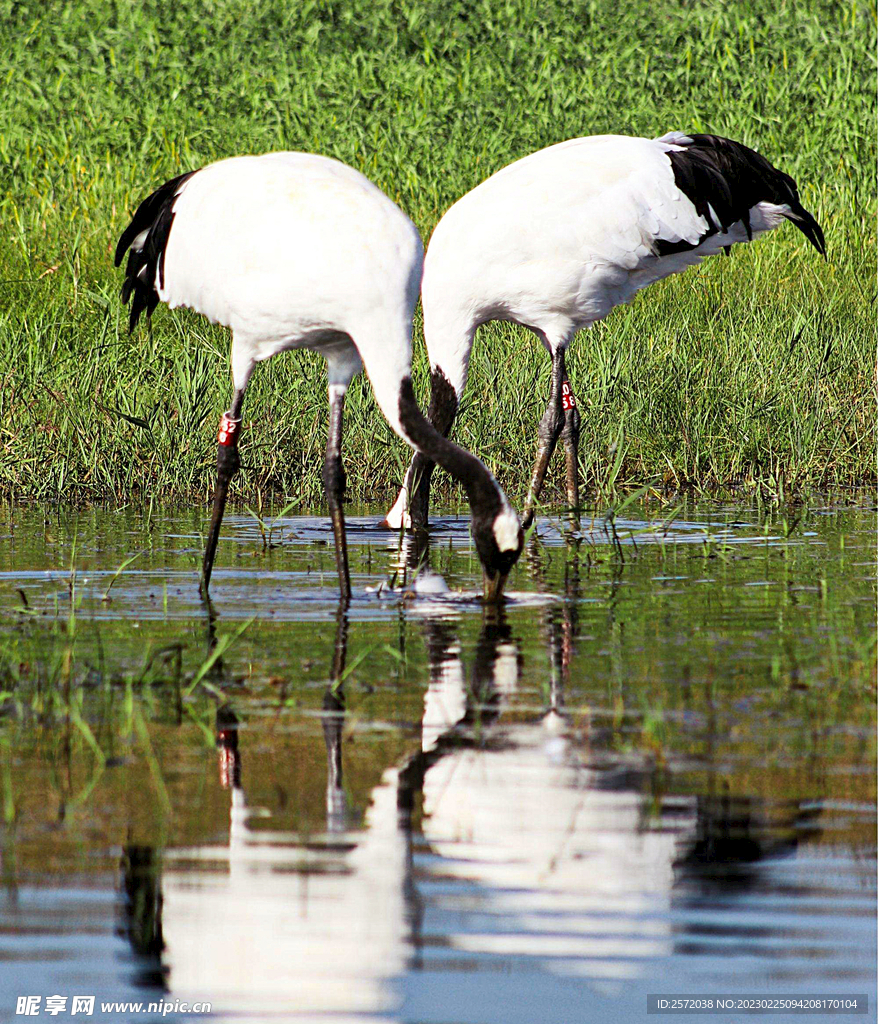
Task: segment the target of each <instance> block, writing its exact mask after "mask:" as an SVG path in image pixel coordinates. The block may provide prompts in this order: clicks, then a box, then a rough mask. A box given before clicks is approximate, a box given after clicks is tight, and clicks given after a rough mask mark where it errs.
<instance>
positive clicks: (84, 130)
mask: <svg viewBox="0 0 878 1024" xmlns="http://www.w3.org/2000/svg"><path fill="white" fill-rule="evenodd" d="M0 75H2V82H3V89H2V92H0V124H2V126H3V127H2V132H0V225H2V231H0V496H6V497H13V498H19V499H39V500H73V501H78V500H103V499H108V498H112V499H116V500H119V499H127V498H129V497H132V496H137V497H143V498H151V497H157V498H161V499H163V500H165V499H170V498H181V497H190V498H194V497H198V496H203V495H206V494H207V493H208V492H209V491H210V489H211V487H212V477H213V463H214V436H215V426H216V421H217V419H218V416H219V414H220V412H221V410H222V409H223V408H225V406H226V404H227V402H228V398H229V393H230V387H229V382H228V368H227V358H228V338H227V336H226V334H225V333H224V332H223V331H222V330H221V329H219V328H214V327H211V326H210V325H208V324H207V323H206V322H205V321H204V320H202V319H201V318H200V317H198V316H196V315H195V314H192V313H189V312H186V311H176V312H174V313H169V312H167V311H166V310H165V309H164V308H161V309H160V310H159V311H158V312H157V313H156V315H155V317H154V320H153V325H152V329H151V331H140V332H139V333H137V334H136V335H135V336H134V337H131V338H129V336H128V335H127V333H126V318H125V314H124V311H123V310H122V309H121V308H120V303H119V300H118V288H119V284H120V274H119V272H118V271H115V270H114V269H113V267H112V251H113V247H114V245H115V241H116V238H117V237H118V234H119V232H120V231H121V229H122V228H123V227H124V226H125V224H126V223H127V217H128V215H129V213H130V212H131V210H132V209H133V207H134V206H135V205H136V204H137V202H138V201H139V200H140V199H141V198H142V197H143V196H144V195H145V194H146V193H147V192H149V191H150V190H152V189H153V188H154V187H156V186H157V185H158V184H160V183H162V182H163V181H165V180H166V179H168V178H170V177H172V176H173V175H176V174H179V173H180V172H181V171H183V170H188V169H191V168H195V167H198V166H200V165H202V164H204V163H206V162H208V161H211V160H215V159H218V158H220V157H224V156H228V155H231V154H234V153H244V152H259V151H264V150H270V149H279V148H289V149H303V150H311V151H314V152H319V153H326V154H329V155H332V156H335V157H337V158H339V159H341V160H344V161H346V162H347V163H349V164H352V165H353V166H355V167H357V168H359V169H360V170H362V171H363V172H364V173H366V174H367V175H369V176H370V177H371V178H373V180H375V181H376V182H377V184H379V185H380V186H381V187H382V188H384V189H385V190H386V191H387V192H388V193H389V194H390V195H391V196H392V197H393V198H394V199H395V200H396V201H397V202H398V203H399V204H400V205H401V206H402V207H403V209H404V210H406V212H407V213H409V215H410V216H411V217H412V218H413V219H414V220H415V222H416V223H417V225H418V227H419V228H420V230H421V231H422V233H423V235H424V237H425V238H426V237H428V236H429V232H430V231H431V230H432V227H433V226H434V225H435V223H436V221H437V220H438V218H439V217H440V216H441V214H442V213H443V211H444V210H445V209H446V208H447V207H448V206H449V205H450V204H451V203H452V202H453V201H454V200H455V199H457V198H458V197H459V196H460V195H462V194H463V193H464V192H466V191H467V190H468V189H470V188H472V187H473V186H474V185H476V184H477V183H478V182H479V181H481V180H482V179H483V178H485V177H486V176H487V175H488V174H490V173H491V172H493V171H495V170H496V169H498V168H499V167H502V166H503V165H504V164H506V163H508V162H509V161H511V160H513V159H515V158H517V157H520V156H522V155H524V154H526V153H528V152H530V151H532V150H535V149H538V148H540V147H541V146H545V145H548V144H550V143H553V142H557V141H559V140H561V139H565V138H569V137H573V136H577V135H588V134H597V133H602V132H618V133H631V134H642V135H647V136H656V135H659V134H661V133H663V132H665V131H667V130H670V129H672V128H679V129H686V130H695V131H711V132H716V133H719V134H723V135H728V136H731V137H733V138H736V139H739V140H741V141H743V142H745V143H748V144H750V145H754V146H757V147H758V148H759V149H760V150H761V151H762V152H763V153H764V154H765V155H766V156H768V157H769V159H771V160H772V161H773V162H775V163H776V164H777V165H779V166H780V167H781V168H783V169H784V170H786V171H787V172H789V173H790V174H792V175H793V176H794V177H795V178H796V180H797V181H798V183H799V185H800V190H801V193H802V198H803V201H804V202H805V205H806V206H807V207H808V208H809V209H811V210H812V211H813V212H814V213H815V214H816V216H817V217H818V219H819V220H820V222H821V224H822V225H823V227H824V230H825V232H826V236H827V242H828V247H829V258H828V260H827V261H826V262H824V261H822V260H821V259H820V258H819V257H818V256H817V254H816V253H815V252H814V251H813V250H811V249H810V248H809V247H808V246H807V243H806V242H805V240H804V238H803V237H802V236H801V235H799V234H798V233H797V232H796V231H795V230H794V229H793V228H792V227H791V226H786V227H784V228H783V229H781V230H779V231H778V232H775V233H774V234H773V235H772V236H770V237H769V238H767V239H763V240H762V241H761V242H759V243H757V244H756V245H753V246H749V247H748V246H741V247H738V249H737V250H736V251H735V253H734V255H733V258H732V259H728V260H725V259H714V260H712V261H709V262H708V263H707V264H705V265H704V266H702V267H701V268H699V269H697V270H690V271H689V272H688V273H687V274H686V275H684V276H683V277H679V278H675V279H673V280H669V281H666V282H663V283H661V284H659V285H656V286H653V287H652V288H650V289H648V290H646V291H645V292H642V293H641V294H640V295H639V296H638V298H637V300H636V301H635V302H634V303H633V304H632V305H631V306H629V307H625V308H623V309H619V310H616V311H615V312H614V313H613V314H612V315H611V316H610V317H609V319H608V320H607V321H605V322H604V323H603V324H601V325H599V326H597V327H596V328H595V329H594V330H592V331H591V332H586V333H584V334H582V335H580V337H579V338H578V339H577V341H576V342H575V344H574V346H573V353H572V357H571V361H570V366H571V377H572V379H573V381H574V384H575V387H576V389H577V392H578V394H579V396H580V405H581V410H582V414H583V441H582V460H583V473H584V478H585V481H586V483H587V486H588V488H589V490H590V492H592V493H597V494H604V493H609V492H612V491H613V490H615V489H618V488H624V487H627V486H635V485H642V484H644V483H651V484H653V485H655V486H657V487H661V486H664V487H668V488H672V489H673V488H678V487H683V486H691V487H695V488H702V489H708V488H713V487H727V486H729V485H747V486H755V487H758V488H760V489H767V490H768V491H769V492H771V493H773V494H789V493H795V492H797V491H800V490H802V489H809V488H824V489H838V488H842V487H847V486H850V485H853V484H857V483H863V482H873V481H874V476H875V459H874V435H873V426H872V424H873V418H874V417H873V412H874V403H873V398H872V391H871V381H872V377H873V368H872V354H873V350H874V329H873V318H874V301H875V227H874V223H875V213H876V200H875V180H874V167H875V154H876V146H875V133H874V114H875V92H874V75H875V10H874V6H872V5H871V4H863V3H859V2H855V3H850V2H847V3H830V2H823V0H817V2H809V3H796V2H784V0H781V2H777V0H771V2H768V0H755V2H746V3H745V2H734V3H729V2H722V3H720V2H715V0H709V2H700V3H699V2H691V3H685V4H683V3H677V2H674V3H672V2H670V0H652V2H635V3H631V4H624V5H620V4H618V3H613V2H610V0H592V2H585V3H581V2H580V3H573V2H566V3H563V2H561V0H540V2H539V3H537V2H535V0H519V2H516V3H512V2H507V3H506V4H503V3H498V2H496V0H490V2H489V0H471V2H469V3H445V2H443V3H438V2H435V3H434V2H424V0H421V2H412V3H391V2H387V0H370V2H368V3H367V2H364V0H347V2H344V3H342V2H325V0H304V2H297V3H289V2H281V0H260V2H255V0H251V2H246V0H214V2H205V0H198V2H197V3H196V2H194V0H178V2H175V3H173V4H169V3H158V2H155V0H145V2H138V3H133V2H132V3H128V2H123V0H112V2H111V0H101V2H100V3H98V2H83V0H75V2H70V0H67V2H64V3H58V2H46V0H39V2H36V0H34V2H21V3H19V2H10V0H0ZM415 349H416V369H417V375H418V383H419V386H420V388H421V391H420V393H421V395H424V394H425V390H426V376H425V372H424V371H425V363H426V358H425V355H424V350H423V343H422V340H421V338H420V336H419V328H418V332H416V338H415ZM548 369H549V366H548V360H547V359H546V358H545V356H544V354H543V352H542V350H541V349H540V347H539V345H538V343H537V342H536V341H535V340H534V339H533V338H531V336H530V335H528V334H527V333H526V332H523V331H520V330H518V329H516V328H513V327H511V326H508V325H496V324H495V325H492V326H489V327H487V328H485V329H483V330H482V331H481V332H480V336H479V339H478V342H477V345H476V350H475V354H474V360H473V373H472V375H471V378H470V383H469V387H468V390H467V396H466V400H465V405H464V409H463V411H462V414H461V416H460V418H459V420H458V423H457V425H456V427H455V436H456V437H457V438H458V439H459V440H460V441H461V442H462V443H463V444H465V445H467V446H468V447H470V448H472V449H473V450H475V451H476V452H478V453H479V454H480V455H482V457H484V458H485V459H486V461H488V462H489V463H490V464H491V466H492V467H493V468H494V470H495V472H496V473H497V475H498V477H499V478H500V480H501V482H503V483H504V485H505V486H506V487H507V489H508V490H509V492H510V494H511V495H512V496H513V497H514V498H515V499H517V500H519V501H520V500H521V498H522V497H523V493H524V490H525V488H526V481H527V477H528V474H529V471H530V465H531V461H532V458H533V454H534V440H535V430H536V424H537V422H538V420H539V417H540V415H541V412H542V408H543V405H544V402H545V396H546V392H547V381H548ZM246 420H247V424H246V430H247V432H246V435H245V436H246V442H245V444H244V445H243V446H242V450H243V457H244V462H245V465H246V472H245V473H244V474H242V476H241V477H240V478H239V480H238V481H237V483H236V485H235V487H236V492H237V494H238V496H239V497H241V498H244V499H246V500H248V501H250V502H253V501H258V500H261V499H262V498H264V497H269V496H279V495H281V494H287V495H296V496H299V497H301V498H302V499H303V501H305V502H307V503H309V504H312V505H313V504H317V503H319V502H320V501H321V500H322V487H321V483H320V463H321V458H322V448H323V443H324V437H325V422H326V400H325V374H324V369H323V364H322V360H321V359H320V358H319V357H316V356H312V355H309V354H301V355H293V354H288V355H285V356H282V357H280V358H278V359H276V360H273V361H272V362H271V364H269V365H266V366H263V367H261V368H260V369H259V371H258V372H257V374H256V375H255V379H254V382H253V384H252V385H251V389H250V392H249V393H248V401H247V406H246ZM345 456H346V462H347V465H348V467H349V473H348V476H349V488H350V492H351V494H352V496H353V497H354V498H355V499H357V500H371V499H375V498H379V497H381V496H383V495H386V496H389V495H390V493H391V492H392V491H393V489H394V484H395V482H396V481H398V480H399V478H400V473H401V468H402V466H403V464H404V462H405V461H406V460H407V457H408V452H407V450H406V449H405V447H404V446H403V445H402V443H401V442H399V441H398V440H397V439H396V438H395V437H394V436H393V435H392V434H391V432H390V430H389V428H388V427H387V426H386V424H385V423H384V421H383V419H382V417H381V416H380V413H379V412H378V411H377V408H376V407H375V404H374V402H373V400H372V398H371V393H370V391H369V389H368V385H367V384H366V382H365V381H364V380H363V379H360V380H359V381H358V382H355V384H354V386H353V388H352V389H351V392H350V398H349V401H348V406H347V438H346V449H345ZM559 461H560V460H559ZM561 477H562V474H561V472H560V467H557V468H556V469H555V476H554V477H552V482H553V484H560V482H561ZM438 483H439V486H440V487H444V488H448V481H447V478H444V477H440V478H439V480H438ZM447 494H448V491H447V490H446V495H447ZM547 496H548V497H549V498H551V497H552V496H553V495H552V493H551V492H550V493H549V494H548V495H547ZM555 496H557V491H556V492H555Z"/></svg>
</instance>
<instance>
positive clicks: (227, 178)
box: [116, 153, 522, 600]
mask: <svg viewBox="0 0 878 1024" xmlns="http://www.w3.org/2000/svg"><path fill="white" fill-rule="evenodd" d="M128 249H130V250H131V251H130V255H129V257H128V264H127V267H126V277H125V283H124V285H123V289H122V297H123V300H125V301H127V300H128V299H129V298H131V299H132V308H131V321H130V322H131V327H132V328H133V327H134V325H135V324H136V323H137V320H138V317H139V316H140V314H141V312H142V311H143V310H146V311H147V313H151V312H152V310H153V308H154V307H155V306H156V305H157V304H158V302H159V301H163V302H166V303H167V304H168V305H169V306H171V307H175V306H188V307H190V308H192V309H194V310H196V311H197V312H199V313H203V314H204V315H205V316H206V317H208V318H209V319H210V320H212V321H214V322H217V323H221V324H225V325H226V326H227V327H230V328H231V330H232V359H231V361H232V377H233V381H234V387H235V395H234V400H233V403H232V406H231V408H230V410H229V411H228V412H227V413H226V414H225V415H224V416H223V419H222V421H221V424H220V430H219V435H218V456H217V489H216V493H215V496H214V508H213V517H212V520H211V526H210V532H209V535H208V541H207V547H206V549H205V555H204V563H203V570H202V593H203V594H204V596H205V597H206V596H207V591H208V587H209V584H210V576H211V572H212V567H213V559H214V554H215V550H216V544H217V539H218V536H219V528H220V524H221V521H222V516H223V511H224V508H225V503H226V497H227V493H228V485H229V481H230V480H231V477H232V476H233V475H234V473H235V472H236V471H237V469H238V466H239V460H238V454H237V446H238V441H239V438H240V432H241V426H242V416H241V410H242V406H243V401H244V392H245V389H246V387H247V383H248V381H249V380H250V376H251V374H252V373H253V370H254V368H255V366H256V364H257V363H259V362H262V361H263V360H265V359H269V358H271V356H273V355H276V354H277V353H279V352H283V351H284V350H286V349H293V348H309V349H314V350H316V351H319V352H320V353H321V354H322V355H323V356H324V357H325V359H326V362H327V367H328V371H329V401H330V425H329V439H328V443H327V450H326V463H325V466H324V473H323V479H324V483H325V486H326V493H327V499H328V502H329V509H330V515H331V518H332V526H333V531H334V535H335V545H336V557H337V562H338V571H339V580H340V585H341V592H342V597H343V599H345V600H347V599H348V598H349V597H350V580H349V573H348V565H347V550H346V544H345V537H344V517H343V512H342V502H343V500H344V485H345V478H344V470H343V468H342V463H341V437H342V408H343V401H344V395H345V392H346V390H347V387H348V385H349V384H350V381H351V379H352V377H353V376H354V374H355V373H357V372H359V371H360V370H361V369H363V367H364V366H365V368H366V371H367V373H368V375H369V379H370V381H371V383H372V389H373V391H374V393H375V398H376V400H377V401H378V404H379V406H380V407H381V410H382V412H383V413H384V415H385V416H386V418H387V420H388V422H389V423H390V425H391V426H392V427H393V429H394V430H395V431H396V432H397V433H398V434H400V436H402V437H403V438H404V439H405V440H406V441H407V442H408V443H409V444H410V445H411V446H412V447H413V448H415V449H416V450H417V451H423V452H425V453H428V454H429V457H430V458H431V459H432V460H435V461H438V462H439V463H440V464H441V465H443V466H445V468H446V469H448V470H449V472H450V473H452V475H453V476H455V477H456V478H457V479H458V480H460V481H461V482H462V483H463V484H464V486H465V487H466V489H467V494H468V496H469V498H470V504H471V506H472V510H473V523H472V529H473V537H474V540H475V542H476V548H477V551H478V554H479V557H480V559H481V561H482V565H483V567H484V570H485V586H486V596H488V597H491V598H497V597H499V595H500V593H501V591H502V587H503V583H504V581H505V579H506V575H507V574H508V572H509V569H510V568H511V566H512V565H513V564H514V563H515V561H516V559H517V558H518V555H519V553H520V551H521V543H522V537H521V529H520V525H519V522H518V518H517V516H516V515H515V513H514V512H513V510H512V508H511V506H510V505H509V502H508V501H507V500H506V497H505V495H504V494H503V492H502V491H501V490H500V488H499V487H498V486H497V483H496V481H495V480H494V478H493V477H492V476H491V474H490V473H488V471H487V470H486V469H485V467H484V466H483V465H482V464H481V463H480V462H479V461H478V459H476V458H474V457H473V456H471V455H470V454H469V453H468V452H465V451H463V450H462V449H460V448H458V447H457V446H456V445H452V444H450V443H449V442H448V441H446V440H445V439H444V438H443V437H442V436H441V435H440V434H438V433H437V432H436V431H435V430H434V429H433V428H432V427H431V426H430V424H429V423H428V422H427V420H426V419H425V418H424V417H423V416H422V415H421V413H420V411H419V409H418V407H417V405H416V403H415V400H414V394H413V391H412V386H411V321H412V313H413V311H414V306H415V302H416V301H417V296H418V288H419V285H420V279H421V269H422V246H421V240H420V237H419V235H418V233H417V230H416V228H415V226H414V225H413V224H412V222H411V221H410V220H409V218H408V217H406V215H405V214H404V213H403V212H402V211H401V210H400V209H399V208H398V207H397V206H396V205H395V204H394V203H393V202H391V200H390V199H388V197H387V196H386V195H384V193H383V192H381V190H380V189H378V188H377V187H376V186H375V185H373V184H372V182H370V181H369V180H368V179H367V178H365V177H364V176H363V175H362V174H360V173H359V172H358V171H355V170H353V169H352V168H350V167H346V166H345V165H344V164H341V163H339V162H338V161H336V160H330V159H328V158H326V157H322V156H314V155H311V154H307V153H268V154H265V155H263V156H242V157H233V158H231V159H228V160H221V161H219V162H218V163H215V164H211V165H210V166H208V167H205V168H202V169H201V170H199V171H195V172H192V173H189V174H184V175H181V176H180V177H178V178H175V179H173V180H172V181H170V182H167V183H166V184H165V185H163V186H162V187H161V188H160V189H158V190H157V191H156V192H154V193H153V194H152V195H150V196H149V197H148V198H147V199H145V200H144V201H143V202H142V203H141V204H140V206H139V208H138V210H137V212H136V213H135V215H134V218H133V220H132V222H131V224H130V225H129V227H128V228H127V229H126V230H125V232H124V233H123V234H122V237H121V238H120V240H119V245H118V247H117V250H116V262H117V264H118V263H119V262H120V261H121V259H122V257H123V256H124V254H125V252H126V250H128Z"/></svg>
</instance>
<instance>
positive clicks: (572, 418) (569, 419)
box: [561, 378, 580, 530]
mask: <svg viewBox="0 0 878 1024" xmlns="http://www.w3.org/2000/svg"><path fill="white" fill-rule="evenodd" d="M561 405H562V406H563V408H564V426H563V427H562V429H561V439H562V440H563V442H564V456H565V461H566V463H567V505H568V507H569V509H570V525H571V527H572V528H573V529H574V530H578V529H579V526H580V523H579V409H577V408H576V397H575V396H574V394H573V388H571V387H570V382H569V381H568V380H567V379H566V378H565V380H564V382H563V383H562V385H561Z"/></svg>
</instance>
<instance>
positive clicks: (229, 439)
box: [216, 412, 241, 446]
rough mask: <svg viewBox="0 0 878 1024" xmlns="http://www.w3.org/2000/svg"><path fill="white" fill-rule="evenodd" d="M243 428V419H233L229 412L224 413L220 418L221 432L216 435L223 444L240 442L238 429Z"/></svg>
mask: <svg viewBox="0 0 878 1024" xmlns="http://www.w3.org/2000/svg"><path fill="white" fill-rule="evenodd" d="M240 429H241V421H240V420H233V419H232V417H231V416H229V414H228V413H225V412H224V413H223V417H222V419H221V420H220V424H219V432H218V433H217V435H216V439H217V441H218V442H219V443H220V444H222V445H226V446H229V445H236V444H237V443H238V431H239V430H240Z"/></svg>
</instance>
